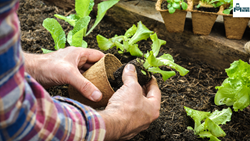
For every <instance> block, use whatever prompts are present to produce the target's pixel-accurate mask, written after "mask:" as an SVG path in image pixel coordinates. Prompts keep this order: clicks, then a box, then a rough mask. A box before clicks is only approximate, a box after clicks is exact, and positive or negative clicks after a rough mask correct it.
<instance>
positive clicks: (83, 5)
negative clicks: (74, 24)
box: [75, 0, 94, 18]
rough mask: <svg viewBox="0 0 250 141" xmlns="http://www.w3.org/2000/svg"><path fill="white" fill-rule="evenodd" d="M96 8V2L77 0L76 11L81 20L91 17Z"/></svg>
mask: <svg viewBox="0 0 250 141" xmlns="http://www.w3.org/2000/svg"><path fill="white" fill-rule="evenodd" d="M93 6H94V0H75V10H76V13H77V15H78V16H79V17H80V18H83V17H85V16H89V14H90V12H91V11H92V9H93Z"/></svg>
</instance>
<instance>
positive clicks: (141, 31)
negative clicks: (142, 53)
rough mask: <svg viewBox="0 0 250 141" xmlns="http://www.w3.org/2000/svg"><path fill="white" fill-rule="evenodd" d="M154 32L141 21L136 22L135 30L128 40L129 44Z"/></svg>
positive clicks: (146, 37)
mask: <svg viewBox="0 0 250 141" xmlns="http://www.w3.org/2000/svg"><path fill="white" fill-rule="evenodd" d="M152 33H154V32H153V31H150V30H149V29H148V28H147V27H146V26H145V25H143V24H142V22H141V21H139V22H138V23H137V30H136V32H135V34H134V35H133V37H132V38H131V39H130V40H129V44H130V45H132V44H134V43H137V42H138V41H141V40H146V39H148V37H149V36H150V34H152Z"/></svg>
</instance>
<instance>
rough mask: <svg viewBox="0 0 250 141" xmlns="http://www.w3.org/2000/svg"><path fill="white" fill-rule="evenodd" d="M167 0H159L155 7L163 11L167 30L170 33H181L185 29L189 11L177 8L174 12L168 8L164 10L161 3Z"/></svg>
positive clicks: (162, 14)
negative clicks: (170, 11)
mask: <svg viewBox="0 0 250 141" xmlns="http://www.w3.org/2000/svg"><path fill="white" fill-rule="evenodd" d="M163 1H165V0H157V2H156V5H155V8H156V10H157V11H159V12H160V13H161V16H162V18H163V20H164V23H165V26H166V28H167V31H168V32H170V33H180V32H183V31H184V26H185V21H186V15H187V11H185V10H176V11H175V12H174V13H173V14H170V13H169V12H168V9H166V10H162V9H161V4H162V2H163Z"/></svg>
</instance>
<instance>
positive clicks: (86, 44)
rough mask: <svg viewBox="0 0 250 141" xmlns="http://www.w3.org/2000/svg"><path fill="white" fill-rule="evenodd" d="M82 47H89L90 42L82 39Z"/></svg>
mask: <svg viewBox="0 0 250 141" xmlns="http://www.w3.org/2000/svg"><path fill="white" fill-rule="evenodd" d="M81 47H82V48H87V47H88V43H87V42H86V41H84V40H82V46H81Z"/></svg>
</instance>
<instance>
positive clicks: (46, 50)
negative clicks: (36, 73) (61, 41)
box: [41, 48, 54, 54]
mask: <svg viewBox="0 0 250 141" xmlns="http://www.w3.org/2000/svg"><path fill="white" fill-rule="evenodd" d="M41 49H42V51H43V53H44V54H47V53H51V52H54V51H52V50H48V49H45V48H41Z"/></svg>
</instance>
